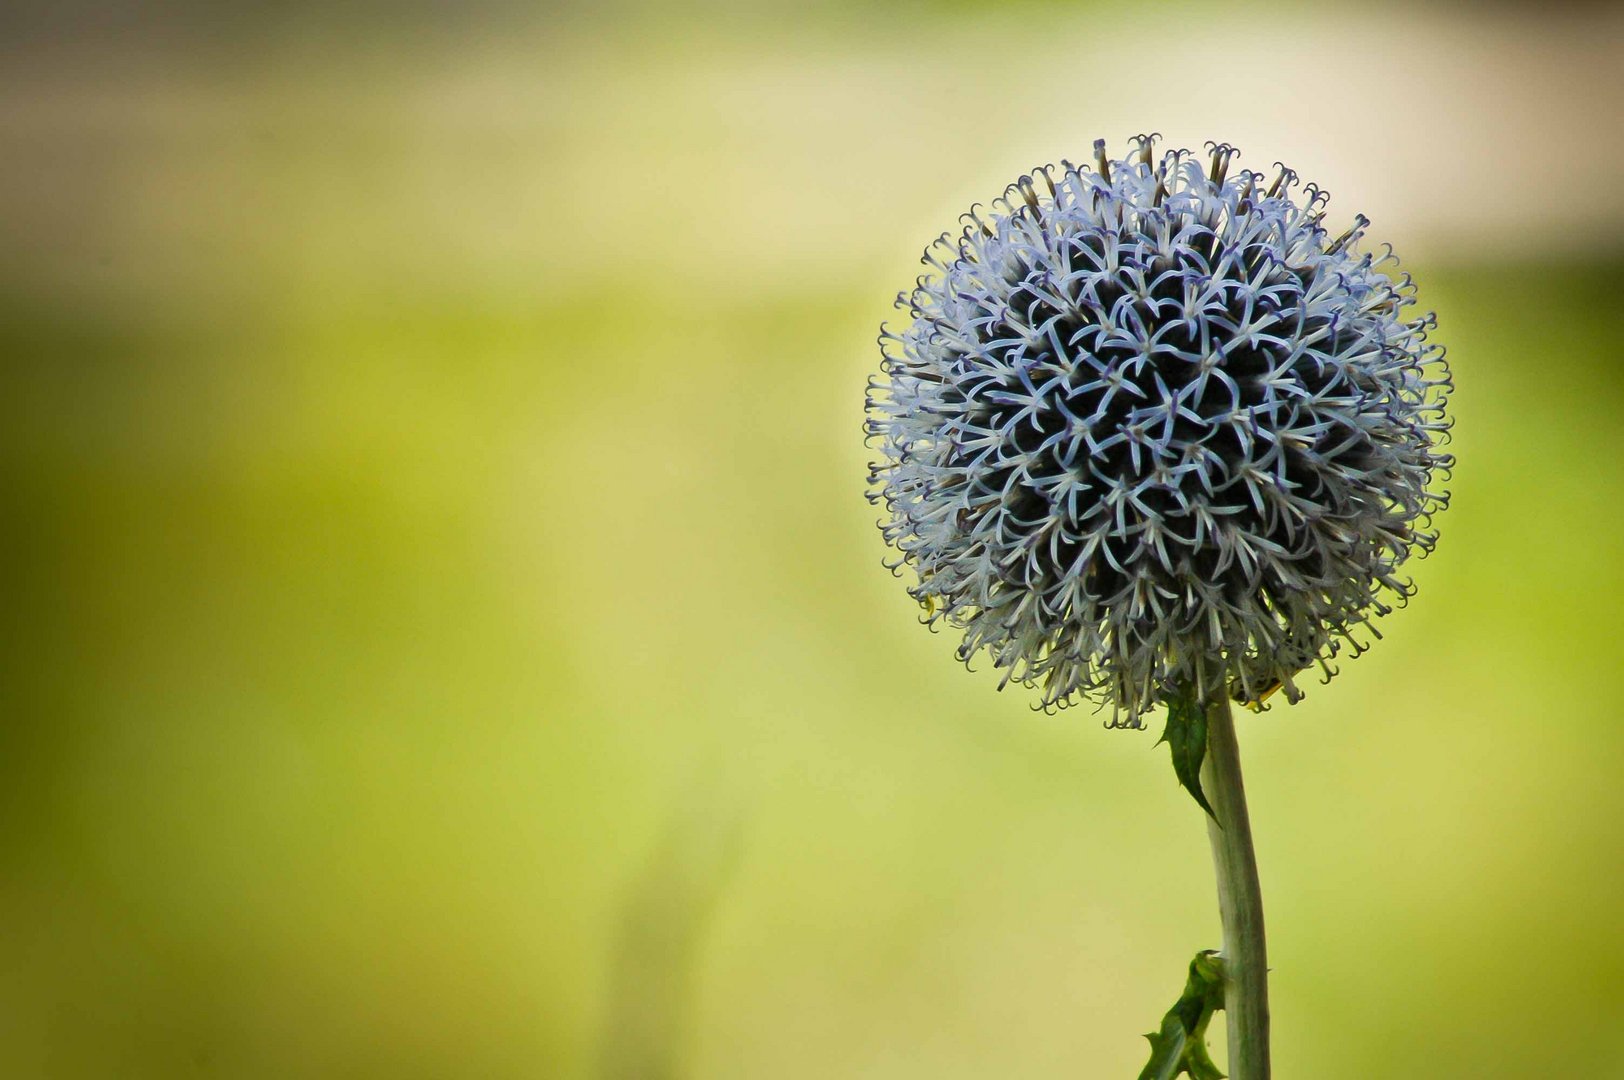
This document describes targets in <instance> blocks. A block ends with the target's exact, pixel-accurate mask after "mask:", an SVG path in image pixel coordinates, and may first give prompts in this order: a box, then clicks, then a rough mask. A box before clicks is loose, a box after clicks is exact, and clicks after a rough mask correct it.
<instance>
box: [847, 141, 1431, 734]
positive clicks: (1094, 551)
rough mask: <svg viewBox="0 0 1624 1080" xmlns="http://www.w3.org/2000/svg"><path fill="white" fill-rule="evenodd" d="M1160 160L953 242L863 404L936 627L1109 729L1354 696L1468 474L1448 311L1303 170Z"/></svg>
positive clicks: (1130, 162) (1071, 181)
mask: <svg viewBox="0 0 1624 1080" xmlns="http://www.w3.org/2000/svg"><path fill="white" fill-rule="evenodd" d="M1155 139H1156V136H1141V137H1139V138H1138V139H1136V140H1134V152H1132V153H1130V154H1129V155H1128V156H1127V157H1124V158H1121V159H1113V158H1110V157H1108V156H1107V154H1106V151H1105V144H1104V142H1103V141H1101V142H1098V143H1096V144H1095V162H1094V164H1093V166H1092V167H1086V166H1079V165H1073V164H1071V163H1070V162H1062V163H1061V164H1060V165H1059V166H1050V167H1045V168H1042V169H1038V170H1036V171H1034V172H1033V173H1031V174H1030V175H1027V176H1022V177H1021V178H1020V179H1019V180H1017V181H1016V182H1015V183H1014V184H1013V185H1011V186H1010V187H1009V188H1008V189H1007V190H1006V191H1005V192H1004V194H1003V196H1002V197H1001V198H999V199H997V200H995V201H994V202H993V203H992V205H991V207H990V208H989V209H987V210H980V209H972V210H971V211H970V212H969V213H968V214H966V215H965V216H964V218H963V219H962V220H963V221H964V229H963V231H962V233H961V234H959V235H958V236H956V237H953V236H950V235H948V234H944V235H943V236H942V237H941V238H939V239H938V240H937V241H936V242H935V243H934V244H933V245H932V246H931V247H930V248H929V249H927V250H926V252H925V255H924V260H923V261H924V264H925V266H926V273H925V275H924V276H922V277H921V278H920V279H919V281H918V283H917V287H916V288H914V289H913V290H912V291H911V292H909V293H906V294H903V295H901V296H899V297H898V301H897V304H898V307H899V308H900V309H902V310H903V311H905V312H906V313H907V316H908V322H907V325H906V326H905V327H903V328H901V329H900V330H897V331H892V330H890V329H884V330H882V333H881V337H880V343H881V351H882V354H883V357H884V359H883V362H882V365H881V370H882V374H881V375H880V376H879V377H876V378H875V379H873V380H871V382H870V387H869V395H868V421H867V428H866V429H867V433H868V436H869V441H870V444H871V446H873V447H875V448H876V450H877V452H878V454H879V460H878V461H877V462H876V463H875V464H874V465H873V466H872V468H871V474H870V496H869V497H870V499H871V500H873V501H875V502H876V503H878V504H881V505H882V506H883V507H884V509H885V512H886V513H885V517H884V519H883V520H882V521H881V529H882V531H883V532H884V534H885V538H886V540H887V541H888V542H889V543H890V544H891V545H892V546H893V547H894V548H895V549H896V550H897V552H898V558H897V559H896V561H895V562H894V563H892V564H890V565H892V567H893V569H895V570H898V571H899V572H900V569H901V568H902V567H903V566H907V567H908V568H910V569H911V570H912V571H913V572H914V573H915V574H916V575H917V579H918V581H917V584H916V585H914V586H913V587H912V588H911V589H910V590H909V591H910V593H911V594H912V595H913V596H914V597H915V598H916V599H917V600H919V601H920V602H921V603H922V604H923V605H924V606H925V609H926V612H927V614H926V621H927V622H928V623H930V624H931V625H933V626H936V625H941V624H946V625H950V626H953V627H955V628H958V629H961V630H962V631H963V634H964V637H963V642H962V644H961V645H960V647H959V657H960V659H962V660H964V661H966V662H969V661H970V660H971V659H972V658H973V657H975V656H976V655H978V654H981V653H983V652H984V653H986V654H988V655H990V656H991V658H992V661H993V663H994V664H995V665H996V666H997V667H998V668H1001V669H1003V671H1004V683H1003V684H1007V683H1008V682H1009V681H1010V680H1011V679H1013V680H1016V681H1019V682H1022V683H1026V684H1029V685H1035V686H1039V687H1041V690H1042V701H1041V703H1042V705H1044V706H1045V707H1047V706H1062V705H1066V704H1070V703H1073V702H1074V701H1076V700H1077V699H1078V698H1080V697H1085V696H1086V697H1092V698H1093V699H1094V700H1096V701H1098V702H1100V703H1101V704H1109V705H1111V706H1112V707H1113V712H1112V718H1111V720H1110V723H1111V724H1112V725H1113V726H1133V727H1138V726H1141V724H1142V720H1141V717H1142V715H1143V713H1144V712H1146V711H1147V710H1148V709H1150V708H1151V707H1153V706H1154V705H1155V704H1156V703H1157V702H1158V701H1161V700H1164V699H1166V698H1168V697H1169V696H1171V695H1172V694H1175V693H1189V692H1192V691H1193V692H1195V693H1199V694H1202V695H1207V694H1210V693H1215V692H1219V691H1226V692H1229V693H1231V694H1233V695H1234V696H1235V697H1236V698H1237V699H1239V700H1242V701H1247V702H1254V703H1258V702H1261V701H1262V699H1263V698H1265V697H1266V696H1267V695H1268V694H1269V693H1271V692H1272V691H1273V690H1274V689H1276V688H1283V689H1284V691H1285V694H1286V697H1287V698H1288V700H1291V701H1296V700H1297V699H1298V698H1299V697H1301V690H1300V689H1299V687H1298V685H1297V682H1296V676H1297V675H1298V674H1299V673H1300V672H1302V671H1303V670H1304V669H1305V668H1309V667H1311V666H1314V665H1316V664H1317V665H1318V666H1319V667H1320V668H1321V670H1322V671H1323V673H1324V676H1325V677H1326V678H1329V677H1330V675H1331V674H1333V673H1334V669H1333V668H1332V666H1331V659H1332V658H1333V657H1335V656H1336V655H1337V654H1338V653H1339V652H1340V651H1342V650H1343V649H1344V648H1349V649H1351V651H1352V652H1354V653H1355V654H1356V653H1357V652H1359V651H1362V650H1363V649H1364V648H1365V643H1364V642H1363V641H1362V640H1361V634H1363V633H1364V632H1365V631H1368V635H1369V636H1378V637H1379V636H1380V635H1379V633H1377V632H1376V630H1375V627H1374V626H1372V625H1371V621H1370V620H1371V618H1372V616H1375V615H1382V614H1386V613H1387V612H1388V611H1390V610H1391V606H1392V604H1394V603H1396V602H1402V601H1403V600H1404V599H1405V598H1407V597H1408V596H1409V595H1410V594H1411V591H1412V586H1411V584H1410V582H1409V581H1408V580H1406V579H1404V578H1401V577H1400V576H1399V574H1398V571H1399V567H1400V566H1401V565H1402V564H1403V563H1404V562H1405V561H1406V560H1407V559H1408V558H1409V557H1410V556H1411V555H1413V554H1417V553H1420V554H1425V553H1426V552H1428V551H1430V550H1431V549H1432V547H1433V545H1434V543H1435V541H1436V533H1435V532H1434V531H1433V530H1432V527H1431V520H1432V516H1433V515H1434V513H1436V512H1437V511H1438V510H1440V509H1442V508H1443V506H1444V505H1446V503H1447V499H1448V496H1447V493H1445V492H1442V491H1440V490H1438V489H1437V488H1436V487H1435V484H1436V483H1437V482H1438V481H1439V480H1440V479H1441V478H1442V477H1444V476H1446V475H1447V473H1448V470H1449V468H1450V466H1451V465H1452V459H1451V458H1450V457H1449V456H1448V455H1447V454H1445V453H1443V452H1442V451H1441V449H1440V447H1441V446H1442V445H1444V444H1445V443H1446V442H1447V429H1448V426H1449V424H1448V420H1447V417H1446V413H1445V405H1446V399H1447V395H1448V392H1449V389H1450V378H1449V371H1448V367H1447V365H1446V364H1445V362H1444V351H1443V349H1442V348H1441V347H1439V346H1438V345H1436V344H1432V343H1429V342H1428V340H1427V336H1428V331H1429V330H1431V329H1432V327H1433V325H1434V319H1433V316H1432V315H1431V314H1418V313H1416V312H1415V311H1414V288H1413V285H1412V283H1411V281H1410V279H1409V277H1408V276H1407V275H1396V273H1395V269H1394V268H1395V267H1396V259H1394V258H1393V257H1392V254H1391V252H1390V250H1389V251H1387V252H1385V253H1384V254H1382V255H1380V256H1379V257H1378V256H1375V255H1372V254H1370V253H1361V252H1360V247H1361V241H1362V240H1363V238H1364V230H1365V227H1366V225H1367V224H1368V222H1367V220H1366V219H1365V218H1364V217H1363V216H1357V217H1355V218H1354V221H1353V224H1352V227H1350V228H1348V229H1347V230H1346V231H1343V232H1340V233H1339V234H1336V235H1332V234H1331V232H1330V231H1329V230H1328V229H1327V228H1326V227H1325V226H1324V225H1323V223H1322V221H1323V218H1324V213H1325V204H1326V202H1327V196H1326V194H1325V193H1324V192H1323V191H1321V190H1320V189H1318V188H1317V187H1315V186H1314V185H1312V184H1309V185H1306V186H1305V187H1302V188H1301V189H1300V190H1299V188H1298V178H1297V176H1296V174H1295V173H1293V172H1292V171H1291V170H1290V169H1287V168H1285V167H1284V166H1278V167H1277V172H1276V174H1275V175H1274V176H1273V178H1272V179H1270V178H1268V177H1266V176H1265V175H1263V174H1261V173H1255V172H1250V171H1246V170H1244V169H1231V165H1232V164H1233V163H1234V159H1235V157H1236V151H1235V150H1234V149H1233V148H1232V147H1229V146H1227V145H1214V144H1209V146H1208V153H1207V155H1205V158H1204V159H1203V158H1200V157H1197V156H1196V155H1194V154H1192V153H1190V152H1189V151H1185V150H1169V151H1166V152H1165V153H1162V154H1160V155H1159V156H1158V155H1157V154H1156V152H1155ZM1003 684H1000V685H1003Z"/></svg>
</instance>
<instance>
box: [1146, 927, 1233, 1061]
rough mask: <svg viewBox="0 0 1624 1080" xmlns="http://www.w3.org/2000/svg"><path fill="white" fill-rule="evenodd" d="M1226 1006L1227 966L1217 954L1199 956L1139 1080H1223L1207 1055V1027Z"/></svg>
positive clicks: (1153, 1043)
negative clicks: (1177, 1079)
mask: <svg viewBox="0 0 1624 1080" xmlns="http://www.w3.org/2000/svg"><path fill="white" fill-rule="evenodd" d="M1223 1007H1224V966H1223V961H1222V960H1220V959H1219V958H1218V954H1217V953H1215V952H1212V951H1211V950H1208V951H1206V952H1199V953H1196V956H1195V959H1194V960H1191V961H1190V975H1189V978H1188V979H1186V980H1185V983H1184V993H1183V994H1182V995H1180V996H1179V999H1178V1001H1176V1002H1174V1003H1173V1007H1172V1008H1171V1009H1169V1010H1167V1015H1166V1016H1164V1017H1162V1028H1161V1030H1160V1031H1153V1032H1151V1033H1150V1034H1149V1035H1146V1036H1145V1038H1147V1039H1149V1040H1150V1061H1149V1062H1147V1063H1146V1065H1145V1067H1144V1069H1143V1070H1141V1071H1140V1073H1139V1080H1174V1078H1175V1077H1177V1076H1180V1075H1183V1074H1185V1073H1188V1074H1189V1075H1190V1078H1191V1080H1223V1078H1224V1074H1223V1073H1221V1072H1219V1071H1218V1066H1216V1065H1214V1064H1213V1063H1212V1057H1211V1056H1210V1055H1208V1053H1207V1043H1206V1034H1207V1024H1208V1022H1209V1021H1211V1020H1212V1014H1213V1013H1214V1012H1215V1011H1217V1010H1218V1009H1221V1008H1223Z"/></svg>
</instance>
